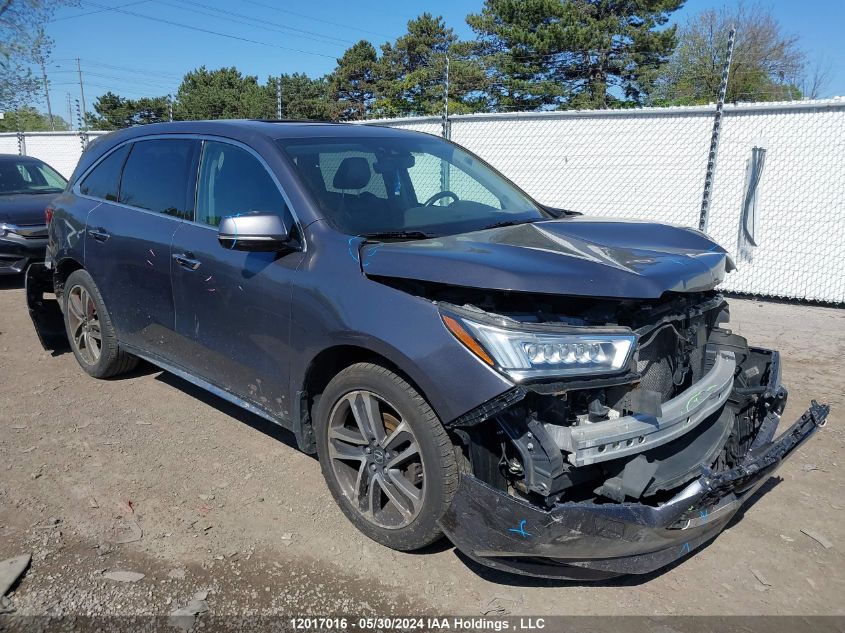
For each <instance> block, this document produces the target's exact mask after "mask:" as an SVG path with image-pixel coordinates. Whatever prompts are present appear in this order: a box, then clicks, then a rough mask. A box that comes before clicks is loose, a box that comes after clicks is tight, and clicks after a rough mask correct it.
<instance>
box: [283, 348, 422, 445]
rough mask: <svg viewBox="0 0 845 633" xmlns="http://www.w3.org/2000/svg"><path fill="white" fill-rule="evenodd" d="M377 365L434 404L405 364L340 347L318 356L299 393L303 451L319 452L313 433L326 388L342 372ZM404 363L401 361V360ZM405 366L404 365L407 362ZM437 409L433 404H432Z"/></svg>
mask: <svg viewBox="0 0 845 633" xmlns="http://www.w3.org/2000/svg"><path fill="white" fill-rule="evenodd" d="M367 362H369V363H375V364H378V365H382V366H383V367H386V368H388V369H390V370H391V371H394V372H396V373H397V374H399V375H400V376H402V378H404V379H405V380H407V381H408V383H409V384H410V385H411V386H412V387H413V388H414V389H416V391H417V393H419V394H420V395H421V396H422V397H423V398H425V400H426V401H427V402H428V403H429V405H431V401H430V400H429V398H428V397H427V396H426V393H425V391H424V390H423V389H422V388H421V387H420V385H419V383H418V382H417V381H416V380H414V378H413V376H412V375H411V372H408V371H406V370H405V369H404V368H403V366H402V364H400V363H397V362H396V361H395V360H393V359H391V358H389V357H388V356H386V355H385V354H383V353H380V352H377V351H375V350H373V349H371V348H368V347H364V346H361V345H355V344H338V345H333V346H331V347H327V348H325V349H323V350H321V351H320V352H319V353H317V354H316V355H315V356H314V357H313V358H312V359H311V362H310V363H308V366H307V369H306V370H305V372H304V374H303V376H302V380H301V381H300V382H299V385H300V387H299V389H298V390H297V391H296V394H295V396H296V397H295V402H294V415H293V426H294V428H293V430H294V434H295V435H296V441H297V444H298V445H299V448H300V450H302V451H303V452H306V453H309V454H313V453H315V452H316V450H317V446H316V443H315V440H314V431H313V419H314V417H313V413H314V412H315V411H316V407H317V403H318V402H319V399H320V396H321V395H322V393H323V391H325V388H326V386H328V384H329V382H331V380H332V378H334V377H335V376H336V375H337V374H338V373H339V372H341V371H343V370H344V369H346V368H347V367H351V366H352V365H355V364H357V363H367ZM400 362H401V361H400ZM403 364H404V363H403ZM432 406H433V405H432Z"/></svg>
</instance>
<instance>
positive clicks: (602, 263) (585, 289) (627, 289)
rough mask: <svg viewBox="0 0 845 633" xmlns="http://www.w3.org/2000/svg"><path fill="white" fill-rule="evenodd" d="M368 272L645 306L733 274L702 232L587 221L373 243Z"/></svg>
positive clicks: (366, 258)
mask: <svg viewBox="0 0 845 633" xmlns="http://www.w3.org/2000/svg"><path fill="white" fill-rule="evenodd" d="M361 266H362V269H363V271H364V273H365V274H366V275H368V276H372V277H393V278H400V279H415V280H419V281H428V282H435V283H443V284H450V285H456V286H466V287H473V288H487V289H491V290H510V291H518V292H536V293H544V294H562V295H580V296H591V297H616V298H640V299H649V298H659V297H660V296H661V295H662V294H663V293H664V292H668V291H673V292H697V291H702V290H710V289H712V288H714V287H715V286H716V285H718V284H719V283H720V282H721V281H722V280H723V279H724V276H725V273H726V272H730V271H731V270H733V268H734V265H733V262H732V261H731V259H730V256H729V255H728V254H727V252H726V251H725V250H724V249H723V248H721V247H720V246H719V245H718V244H716V243H715V242H713V241H711V240H709V239H708V238H707V237H706V236H705V235H704V234H703V233H700V232H698V231H696V230H693V229H687V228H681V227H676V226H670V225H666V224H655V223H651V222H636V221H630V220H618V219H613V218H590V217H586V216H575V217H568V218H563V219H559V220H544V221H540V222H534V223H531V224H520V225H517V226H508V227H501V228H496V229H486V230H483V231H475V232H472V233H464V234H460V235H453V236H449V237H438V238H431V239H426V240H417V241H404V242H380V243H369V244H365V245H364V246H363V247H362V249H361Z"/></svg>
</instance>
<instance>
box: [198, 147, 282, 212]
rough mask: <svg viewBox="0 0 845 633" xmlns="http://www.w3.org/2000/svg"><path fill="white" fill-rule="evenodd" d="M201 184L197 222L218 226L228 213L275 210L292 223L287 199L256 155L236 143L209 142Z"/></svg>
mask: <svg viewBox="0 0 845 633" xmlns="http://www.w3.org/2000/svg"><path fill="white" fill-rule="evenodd" d="M199 174H200V175H199V184H198V186H197V222H202V223H203V224H208V225H210V226H217V225H218V224H220V220H222V219H223V218H224V217H226V216H227V215H238V214H244V213H275V214H276V215H279V216H281V217H282V219H283V220H284V221H285V223H286V224H287V226H291V219H290V214H289V213H288V211H287V205H286V204H285V199H284V197H283V196H282V194H281V193H280V192H279V188H278V187H277V186H276V183H275V182H274V181H273V179H272V178H271V177H270V174H269V173H268V172H267V170H266V169H265V168H264V166H263V165H262V164H261V163H260V162H258V160H256V158H255V157H254V156H253V155H252V154H250V153H249V152H247V151H246V150H243V149H241V148H240V147H235V146H234V145H229V144H227V143H218V142H215V141H206V143H205V149H204V150H203V152H202V161H201V163H200V170H199Z"/></svg>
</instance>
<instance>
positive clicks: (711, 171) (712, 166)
mask: <svg viewBox="0 0 845 633" xmlns="http://www.w3.org/2000/svg"><path fill="white" fill-rule="evenodd" d="M735 37H736V29H735V28H733V27H732V28H731V30H730V32H729V33H728V48H727V51H726V54H725V66H724V68H723V70H722V81H721V83H720V84H719V98H718V100H717V101H716V114H715V115H714V117H713V133H712V134H711V136H710V152H709V153H708V155H707V171H706V172H705V174H704V193H703V194H702V196H701V213H700V215H699V217H698V228H699V230H701V231H705V230H707V216H708V215H709V213H710V196H711V194H712V192H713V178H714V176H715V174H716V156H717V154H718V152H719V133H720V132H721V129H722V108H723V107H724V105H725V94H726V93H727V91H728V75H729V74H730V70H731V58H732V57H733V50H734V38H735Z"/></svg>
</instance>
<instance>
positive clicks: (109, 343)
mask: <svg viewBox="0 0 845 633" xmlns="http://www.w3.org/2000/svg"><path fill="white" fill-rule="evenodd" d="M80 291H81V292H82V293H83V296H84V294H86V293H87V296H90V298H91V301H92V302H93V306H94V309H95V315H96V320H97V323H98V324H99V331H100V353H99V356H98V357H97V358H96V359H95V360H92V359H91V358H90V357H87V356H86V354H85V352H84V351H83V350H82V349H81V348H80V345H79V344H78V343H77V342H76V339H75V337H74V334H75V333H74V332H73V331H72V329H73V326H72V320H73V315H72V313H71V308H70V306H69V305H68V303H69V302H70V301H71V300H72V299H71V296H72V295H74V294H75V293H77V292H80ZM62 308H63V311H64V317H65V331H66V332H67V338H68V342H69V343H70V348H71V350H73V355H74V356H76V360H77V362H78V363H79V365H80V367H82V369H84V370H85V372H86V373H88V374H89V375H91V376H93V377H94V378H110V377H111V376H117V375H118V374H123V373H125V372H128V371H131V370H132V369H134V368H135V367H136V366H137V365H138V358H137V357H136V356H133V355H132V354H130V353H128V352H127V351H125V350H123V349H121V347H120V344H119V343H118V341H117V334H116V333H115V331H114V326H113V325H112V321H111V317H110V316H109V312H108V310H107V309H106V304H105V303H104V302H103V297H102V295H100V291H99V289H98V288H97V284H95V283H94V280H93V279H92V278H91V275H89V274H88V272H87V271H85V270H76V271H74V272H72V273H71V274H70V276H69V277H68V278H67V281H66V282H65V286H64V292H63V305H62Z"/></svg>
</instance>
